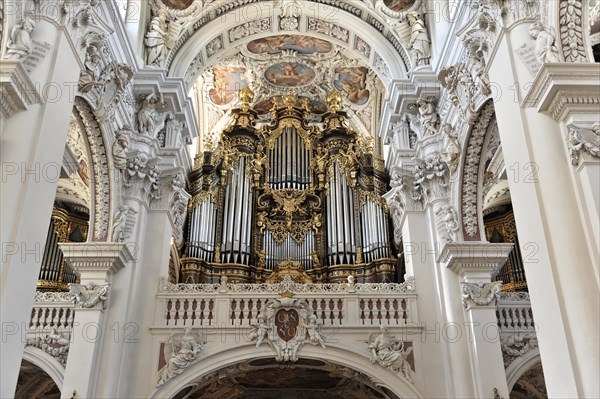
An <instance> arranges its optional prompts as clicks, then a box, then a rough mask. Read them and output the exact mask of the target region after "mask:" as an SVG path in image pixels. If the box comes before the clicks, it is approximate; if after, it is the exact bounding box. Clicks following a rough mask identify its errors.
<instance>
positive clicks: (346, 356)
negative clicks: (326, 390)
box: [150, 345, 423, 398]
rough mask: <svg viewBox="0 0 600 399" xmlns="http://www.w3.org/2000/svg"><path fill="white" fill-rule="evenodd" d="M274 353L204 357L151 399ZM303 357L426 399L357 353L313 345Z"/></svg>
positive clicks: (243, 350)
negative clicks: (323, 362) (353, 371)
mask: <svg viewBox="0 0 600 399" xmlns="http://www.w3.org/2000/svg"><path fill="white" fill-rule="evenodd" d="M272 356H273V354H271V353H270V352H269V353H265V352H264V351H263V352H261V353H260V354H259V353H257V349H256V347H255V346H254V345H244V346H240V347H237V348H232V349H229V350H226V351H221V352H218V353H211V354H208V356H206V357H201V358H200V360H199V361H198V362H196V363H195V364H193V365H192V366H191V367H190V368H188V369H187V370H185V371H184V372H183V373H182V374H180V375H178V376H176V377H173V378H172V379H171V380H169V381H167V382H166V383H165V384H164V385H162V386H160V387H158V388H157V389H155V390H154V392H152V394H151V395H150V398H172V397H174V396H175V395H176V394H177V393H178V392H179V391H181V390H182V389H185V388H186V387H189V386H190V384H191V383H193V382H194V381H195V380H198V379H201V378H202V377H204V376H206V375H209V374H211V373H214V372H216V371H217V370H220V369H223V368H225V367H230V366H233V365H235V364H238V363H242V362H245V361H250V360H255V359H262V358H269V357H272ZM301 357H302V358H305V359H314V360H323V361H328V362H331V363H335V364H338V365H340V366H344V367H348V368H350V369H353V370H356V371H359V372H361V373H363V374H365V375H366V376H368V377H369V378H370V379H371V381H372V382H373V384H374V385H377V386H383V387H385V388H387V389H388V390H390V391H391V392H392V393H394V394H395V395H396V396H398V397H399V398H423V395H422V394H421V393H420V392H419V391H418V390H417V389H416V388H415V387H414V386H413V385H412V384H411V383H409V382H407V381H406V380H405V379H403V378H401V377H399V376H398V375H397V374H394V373H392V372H391V371H390V370H387V369H384V368H382V367H380V366H375V365H372V364H371V363H370V362H369V360H368V359H367V358H366V357H365V356H363V355H360V354H357V353H355V352H352V351H349V350H346V349H342V348H336V347H333V346H328V347H327V349H325V353H324V351H323V349H321V348H320V347H313V346H304V347H303V348H302V353H301Z"/></svg>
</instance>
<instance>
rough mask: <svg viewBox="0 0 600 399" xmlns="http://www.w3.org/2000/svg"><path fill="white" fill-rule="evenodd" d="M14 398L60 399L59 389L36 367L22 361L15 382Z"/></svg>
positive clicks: (50, 378)
mask: <svg viewBox="0 0 600 399" xmlns="http://www.w3.org/2000/svg"><path fill="white" fill-rule="evenodd" d="M15 398H17V399H21V398H23V399H27V398H45V399H54V398H57V399H58V398H60V389H59V388H58V386H57V385H56V382H54V380H53V379H52V377H50V376H49V375H48V374H47V373H46V372H45V371H44V370H42V369H41V368H40V367H38V366H37V365H35V364H33V363H31V362H29V361H27V360H23V361H22V363H21V369H20V371H19V379H18V381H17V390H16V392H15Z"/></svg>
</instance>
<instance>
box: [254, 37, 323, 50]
mask: <svg viewBox="0 0 600 399" xmlns="http://www.w3.org/2000/svg"><path fill="white" fill-rule="evenodd" d="M247 47H248V50H250V52H251V53H254V54H281V53H282V52H284V51H286V50H288V51H296V52H297V53H298V54H302V55H307V54H314V53H329V52H330V51H331V50H332V49H333V46H332V44H331V43H330V42H328V41H327V40H323V39H318V38H315V37H311V36H304V35H277V36H269V37H264V38H262V39H256V40H252V41H251V42H250V43H248V46H247Z"/></svg>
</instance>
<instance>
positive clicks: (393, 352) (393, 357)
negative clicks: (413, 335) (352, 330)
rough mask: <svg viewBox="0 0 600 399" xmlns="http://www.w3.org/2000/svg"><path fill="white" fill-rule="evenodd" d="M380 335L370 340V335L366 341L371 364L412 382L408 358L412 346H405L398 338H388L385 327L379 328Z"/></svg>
mask: <svg viewBox="0 0 600 399" xmlns="http://www.w3.org/2000/svg"><path fill="white" fill-rule="evenodd" d="M380 330H381V332H380V334H379V335H378V336H377V337H376V338H375V339H372V333H370V334H369V338H368V339H367V344H368V345H367V349H368V350H369V351H370V352H371V357H370V360H371V363H376V364H379V365H380V366H382V367H385V368H388V369H390V370H392V371H393V372H394V373H397V374H398V375H400V376H402V377H404V378H405V379H406V380H407V381H409V382H410V381H412V366H411V365H410V363H409V362H408V357H409V355H410V354H411V353H412V350H413V348H412V346H408V345H406V343H405V342H403V341H402V340H401V339H400V338H398V337H396V336H390V335H389V333H388V330H387V327H386V326H384V325H382V326H381V327H380Z"/></svg>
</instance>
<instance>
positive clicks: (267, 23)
mask: <svg viewBox="0 0 600 399" xmlns="http://www.w3.org/2000/svg"><path fill="white" fill-rule="evenodd" d="M271 30H272V28H271V18H261V19H255V20H252V21H249V22H246V23H243V24H241V25H238V26H236V27H235V28H233V29H230V30H229V43H233V42H236V41H238V40H240V39H243V38H245V37H248V36H253V35H256V34H259V33H262V32H270V31H271Z"/></svg>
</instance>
